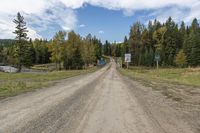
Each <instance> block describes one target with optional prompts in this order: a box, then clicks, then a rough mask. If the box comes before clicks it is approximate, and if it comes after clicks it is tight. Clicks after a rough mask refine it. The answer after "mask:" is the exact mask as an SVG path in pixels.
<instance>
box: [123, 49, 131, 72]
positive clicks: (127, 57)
mask: <svg viewBox="0 0 200 133" xmlns="http://www.w3.org/2000/svg"><path fill="white" fill-rule="evenodd" d="M124 61H125V62H126V63H127V68H128V66H129V63H130V62H131V54H130V53H127V54H125V59H124Z"/></svg>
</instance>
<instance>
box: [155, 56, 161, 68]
mask: <svg viewBox="0 0 200 133" xmlns="http://www.w3.org/2000/svg"><path fill="white" fill-rule="evenodd" d="M155 61H156V66H157V69H158V68H159V61H160V55H159V54H156V55H155Z"/></svg>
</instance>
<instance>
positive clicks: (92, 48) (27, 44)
mask: <svg viewBox="0 0 200 133" xmlns="http://www.w3.org/2000/svg"><path fill="white" fill-rule="evenodd" d="M14 23H15V24H16V30H15V31H14V32H13V33H14V34H15V35H16V39H15V40H10V39H7V40H6V39H4V40H0V62H1V63H2V64H3V65H12V66H15V67H17V68H18V69H19V71H21V68H22V67H30V66H32V65H34V64H46V63H50V62H53V63H55V66H56V69H57V70H61V68H65V69H82V68H84V67H87V66H89V65H90V64H94V65H95V64H96V63H97V60H99V59H101V57H102V43H101V41H100V40H99V39H97V38H96V37H95V36H92V35H91V34H89V35H87V36H86V37H85V38H83V37H81V36H80V35H79V34H76V33H75V32H74V31H70V32H68V33H66V32H64V31H59V32H57V33H56V34H55V36H54V37H53V38H52V39H51V40H49V41H48V40H43V39H35V40H32V39H29V38H28V36H27V33H28V30H27V27H26V22H25V21H24V17H23V16H22V15H21V14H20V13H18V14H17V18H16V19H14Z"/></svg>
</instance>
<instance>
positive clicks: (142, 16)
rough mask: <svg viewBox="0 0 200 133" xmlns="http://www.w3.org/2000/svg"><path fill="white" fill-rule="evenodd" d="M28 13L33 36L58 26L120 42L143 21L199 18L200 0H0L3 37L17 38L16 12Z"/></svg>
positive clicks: (0, 34) (45, 34)
mask: <svg viewBox="0 0 200 133" xmlns="http://www.w3.org/2000/svg"><path fill="white" fill-rule="evenodd" d="M17 12H21V14H22V15H23V16H24V17H25V20H26V22H27V26H28V29H29V37H31V38H47V39H50V38H52V37H53V35H54V34H55V32H57V31H59V30H64V31H70V30H75V31H76V32H77V33H79V34H80V35H82V36H86V35H87V34H89V33H91V34H92V35H95V36H97V37H98V38H100V39H101V40H102V41H105V40H109V41H111V42H113V41H117V42H121V41H123V39H124V36H125V35H128V34H129V30H130V26H131V25H132V24H133V23H134V22H136V21H140V22H142V23H143V24H147V23H148V21H149V20H153V19H158V20H160V21H161V22H164V21H166V19H167V18H168V17H169V16H172V18H173V19H174V21H176V22H177V23H180V22H181V21H182V20H184V21H185V22H186V23H187V24H190V23H191V21H192V19H193V18H195V17H196V18H197V19H199V18H200V1H199V0H151V1H149V0H148V1H147V0H6V1H1V2H0V38H14V35H13V33H12V32H13V31H14V28H15V25H14V24H13V22H12V20H13V19H14V18H15V17H16V13H17Z"/></svg>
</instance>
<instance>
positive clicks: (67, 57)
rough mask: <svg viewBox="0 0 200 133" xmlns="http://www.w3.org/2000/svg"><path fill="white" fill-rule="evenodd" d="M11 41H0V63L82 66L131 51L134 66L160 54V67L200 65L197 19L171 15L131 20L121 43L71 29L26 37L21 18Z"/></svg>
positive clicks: (151, 61)
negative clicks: (178, 19)
mask: <svg viewBox="0 0 200 133" xmlns="http://www.w3.org/2000/svg"><path fill="white" fill-rule="evenodd" d="M14 23H15V24H16V30H15V31H14V32H13V34H15V35H16V38H15V39H14V40H12V39H1V40H0V64H1V65H11V66H15V67H17V68H18V69H19V71H20V70H21V68H22V67H30V66H32V65H35V64H46V63H55V66H56V69H57V70H61V68H64V69H66V70H67V69H83V68H85V67H87V66H89V65H91V64H93V65H96V64H97V61H98V60H100V59H101V58H102V56H103V55H105V56H113V57H120V58H121V59H122V60H123V59H124V54H125V53H131V55H132V56H131V57H132V62H131V65H134V66H147V67H153V66H155V64H156V63H155V56H156V55H159V56H160V60H159V64H160V65H161V66H162V67H188V66H190V67H196V66H199V65H200V27H199V23H198V21H197V19H194V20H193V22H192V24H191V25H190V26H188V25H186V24H185V23H184V22H182V23H181V24H177V23H176V22H175V21H173V19H172V18H171V17H169V18H168V19H167V21H166V22H165V23H161V22H159V21H158V20H154V21H149V23H148V25H147V26H146V25H144V24H141V23H140V22H136V23H134V24H133V25H132V26H131V28H130V32H129V36H125V38H124V42H122V43H115V42H114V43H110V42H109V41H105V43H104V44H103V43H102V42H101V40H100V39H98V38H97V37H95V36H92V35H91V34H88V35H87V36H86V37H81V36H80V35H79V34H77V33H75V32H74V31H70V32H65V31H59V32H57V33H56V34H55V36H54V37H53V38H52V39H50V40H44V39H35V40H32V39H30V38H28V36H27V33H28V30H27V27H26V22H25V21H24V17H23V16H22V15H21V14H20V13H18V14H17V18H16V19H14Z"/></svg>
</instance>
